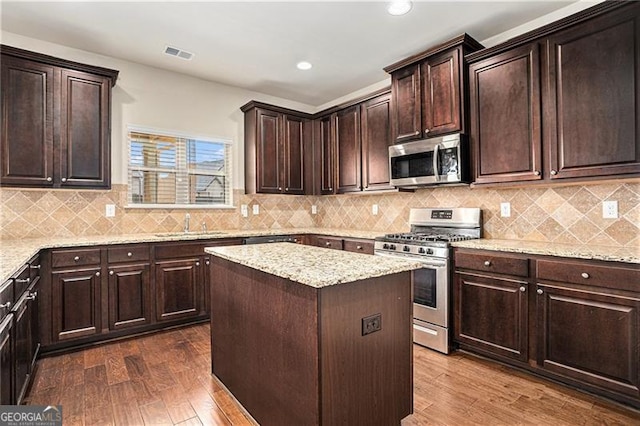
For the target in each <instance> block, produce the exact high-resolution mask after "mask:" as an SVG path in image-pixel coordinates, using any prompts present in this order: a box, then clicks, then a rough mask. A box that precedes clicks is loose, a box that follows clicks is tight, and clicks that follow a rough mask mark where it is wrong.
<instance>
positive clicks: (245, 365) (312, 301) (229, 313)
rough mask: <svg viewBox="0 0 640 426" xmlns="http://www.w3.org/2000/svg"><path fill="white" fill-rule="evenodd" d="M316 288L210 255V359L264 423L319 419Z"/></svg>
mask: <svg viewBox="0 0 640 426" xmlns="http://www.w3.org/2000/svg"><path fill="white" fill-rule="evenodd" d="M317 319H318V315H317V290H316V289H315V288H313V287H309V286H305V285H302V284H299V283H295V282H291V281H289V280H285V279H282V278H279V277H275V276H273V275H270V274H266V273H264V272H261V271H257V270H255V269H251V268H248V267H245V266H242V265H239V264H237V263H233V262H230V261H227V260H224V259H221V258H218V257H215V256H213V257H212V266H211V363H212V372H213V374H215V375H216V376H217V377H218V378H219V379H220V380H221V381H222V382H223V383H224V384H225V385H226V386H227V388H228V389H229V390H230V391H231V393H233V395H234V396H235V397H236V398H237V399H238V401H240V403H241V404H242V405H243V406H244V407H245V408H246V409H247V411H249V413H250V414H251V415H252V416H253V417H254V419H256V421H258V423H260V424H261V425H263V426H268V425H278V426H280V425H289V424H290V425H293V424H297V425H303V424H304V425H310V424H318V422H319V383H318V381H319V373H318V368H319V366H318V331H317V330H318V323H317Z"/></svg>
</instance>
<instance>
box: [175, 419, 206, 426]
mask: <svg viewBox="0 0 640 426" xmlns="http://www.w3.org/2000/svg"><path fill="white" fill-rule="evenodd" d="M176 426H203V425H202V422H201V421H200V419H199V418H198V417H192V418H190V419H188V420H185V421H184V422H180V423H177V424H176Z"/></svg>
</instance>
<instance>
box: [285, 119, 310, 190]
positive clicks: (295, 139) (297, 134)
mask: <svg viewBox="0 0 640 426" xmlns="http://www.w3.org/2000/svg"><path fill="white" fill-rule="evenodd" d="M282 121H283V125H282V129H283V132H284V135H283V138H282V142H283V146H282V149H283V157H284V158H283V160H284V167H283V168H282V172H283V182H284V183H283V185H284V192H286V193H287V194H299V195H304V189H305V188H304V174H305V168H304V150H305V147H304V142H305V127H306V125H307V120H305V119H303V118H300V117H296V116H292V115H283V116H282Z"/></svg>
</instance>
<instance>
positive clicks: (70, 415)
mask: <svg viewBox="0 0 640 426" xmlns="http://www.w3.org/2000/svg"><path fill="white" fill-rule="evenodd" d="M60 405H62V417H63V424H65V425H82V424H84V413H85V407H84V384H80V385H75V386H72V385H69V386H65V387H64V392H62V394H61V397H60Z"/></svg>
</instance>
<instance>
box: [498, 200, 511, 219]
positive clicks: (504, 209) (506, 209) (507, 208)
mask: <svg viewBox="0 0 640 426" xmlns="http://www.w3.org/2000/svg"><path fill="white" fill-rule="evenodd" d="M500 217H511V203H500Z"/></svg>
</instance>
